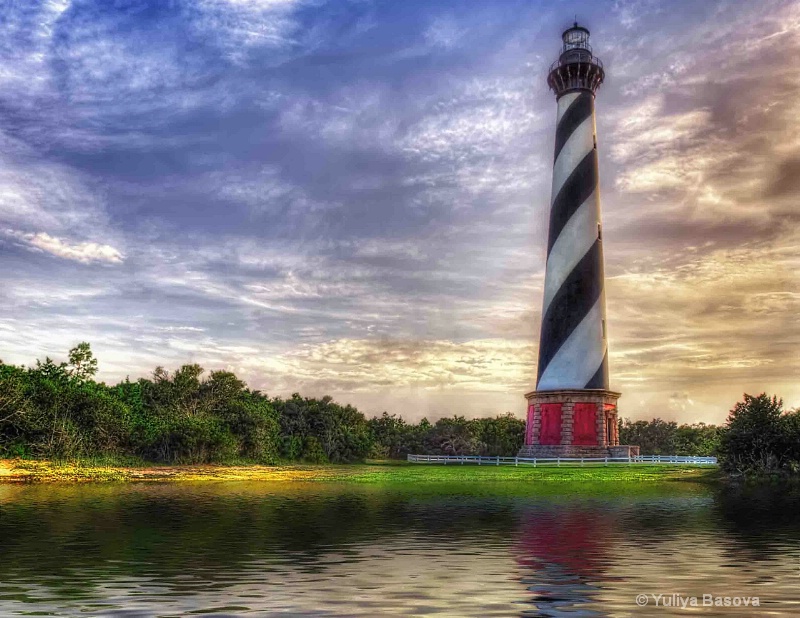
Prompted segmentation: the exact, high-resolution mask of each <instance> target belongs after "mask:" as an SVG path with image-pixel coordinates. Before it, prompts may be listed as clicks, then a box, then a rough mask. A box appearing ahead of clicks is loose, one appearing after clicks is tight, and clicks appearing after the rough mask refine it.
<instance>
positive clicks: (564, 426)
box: [519, 389, 639, 457]
mask: <svg viewBox="0 0 800 618" xmlns="http://www.w3.org/2000/svg"><path fill="white" fill-rule="evenodd" d="M619 396H620V394H619V393H615V392H614V391H607V390H600V389H596V390H595V389H581V390H577V389H576V390H559V391H533V392H531V393H528V394H526V395H525V398H526V399H527V400H528V418H527V425H526V430H525V445H524V446H523V448H522V449H521V450H520V452H519V456H520V457H606V456H608V457H628V456H633V455H638V454H639V447H637V446H620V444H619V431H618V427H617V400H618V399H619ZM592 427H594V431H592ZM623 453H624V454H623Z"/></svg>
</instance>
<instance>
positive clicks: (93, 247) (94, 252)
mask: <svg viewBox="0 0 800 618" xmlns="http://www.w3.org/2000/svg"><path fill="white" fill-rule="evenodd" d="M6 235H7V236H9V237H11V238H13V239H15V240H16V241H17V242H19V243H20V244H22V245H23V246H25V247H28V248H30V249H32V250H36V251H43V252H45V253H49V254H50V255H54V256H55V257H59V258H63V259H65V260H75V261H76V262H81V263H83V264H89V263H90V262H106V263H108V264H120V263H121V262H122V260H123V258H124V256H123V255H122V253H120V252H119V251H118V250H117V249H115V248H114V247H112V246H111V245H103V244H99V243H95V242H75V241H70V240H65V239H63V238H58V237H57V236H50V234H47V233H46V232H38V233H36V234H30V233H24V232H18V231H15V230H6Z"/></svg>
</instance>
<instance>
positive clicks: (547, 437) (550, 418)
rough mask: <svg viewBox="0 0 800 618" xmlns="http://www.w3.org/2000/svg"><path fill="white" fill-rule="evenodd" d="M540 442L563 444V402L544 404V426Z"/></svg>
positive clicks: (540, 433) (540, 434)
mask: <svg viewBox="0 0 800 618" xmlns="http://www.w3.org/2000/svg"><path fill="white" fill-rule="evenodd" d="M539 444H561V404H560V403H543V404H542V428H541V431H540V432H539Z"/></svg>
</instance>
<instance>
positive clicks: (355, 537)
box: [0, 482, 800, 617]
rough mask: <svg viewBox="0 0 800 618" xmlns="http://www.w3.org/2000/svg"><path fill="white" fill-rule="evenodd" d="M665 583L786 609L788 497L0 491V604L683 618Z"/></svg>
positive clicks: (480, 491)
mask: <svg viewBox="0 0 800 618" xmlns="http://www.w3.org/2000/svg"><path fill="white" fill-rule="evenodd" d="M605 485H608V484H605ZM638 594H645V595H648V597H647V600H648V605H647V606H646V607H645V608H644V609H642V608H639V607H637V605H636V601H635V599H636V595H638ZM654 594H663V595H664V596H663V597H662V598H661V601H660V604H659V606H655V603H656V601H655V599H654V598H653V597H652V595H654ZM673 594H674V595H680V596H679V597H678V598H677V603H679V604H680V603H681V602H682V601H681V599H686V598H687V597H692V596H695V597H697V601H698V603H702V601H703V599H702V595H704V594H710V595H713V596H729V597H733V596H738V597H754V596H757V597H758V598H759V603H760V607H759V608H758V609H755V610H754V609H753V608H752V607H746V608H745V607H734V606H732V605H731V606H728V607H713V606H712V607H702V606H701V609H700V611H701V612H702V613H704V614H705V615H731V614H738V615H742V616H752V615H761V614H765V613H771V614H772V615H776V616H781V615H783V616H790V615H800V497H798V496H797V495H793V494H791V493H787V492H781V491H779V490H761V491H758V492H750V493H741V492H734V491H723V490H720V489H715V488H709V487H706V486H696V485H692V484H687V483H672V484H664V485H652V484H649V485H624V486H620V487H618V488H614V489H610V488H609V487H607V486H604V487H603V488H602V489H600V490H598V489H597V488H596V487H595V488H592V486H587V485H579V484H573V485H555V486H549V487H547V488H545V489H544V490H541V489H538V488H536V487H532V486H530V485H522V484H514V483H505V484H502V485H496V486H494V487H491V488H486V487H477V488H469V487H464V486H460V487H459V486H447V485H441V486H421V487H416V488H402V487H400V488H393V489H387V488H375V487H359V486H353V485H350V486H338V485H331V484H289V483H284V484H267V483H247V482H231V483H203V484H136V485H124V484H121V485H84V486H69V487H68V486H63V487H58V486H8V485H5V486H4V485H0V616H13V615H58V616H64V615H67V616H70V615H82V616H130V617H139V616H142V617H144V616H185V615H193V614H197V615H206V616H246V615H253V616H278V615H281V616H287V615H291V616H411V615H440V616H539V615H542V616H606V615H613V616H621V615H634V614H636V615H639V614H649V615H658V616H667V615H686V613H687V611H690V610H681V609H680V608H678V607H664V604H665V603H667V602H669V599H670V598H671V595H673ZM687 602H690V601H687ZM731 603H733V601H731ZM673 604H674V603H673Z"/></svg>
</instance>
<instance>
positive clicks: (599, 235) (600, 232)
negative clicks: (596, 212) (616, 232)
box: [597, 223, 603, 240]
mask: <svg viewBox="0 0 800 618" xmlns="http://www.w3.org/2000/svg"><path fill="white" fill-rule="evenodd" d="M597 240H603V226H602V225H600V224H599V223H598V224H597Z"/></svg>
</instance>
